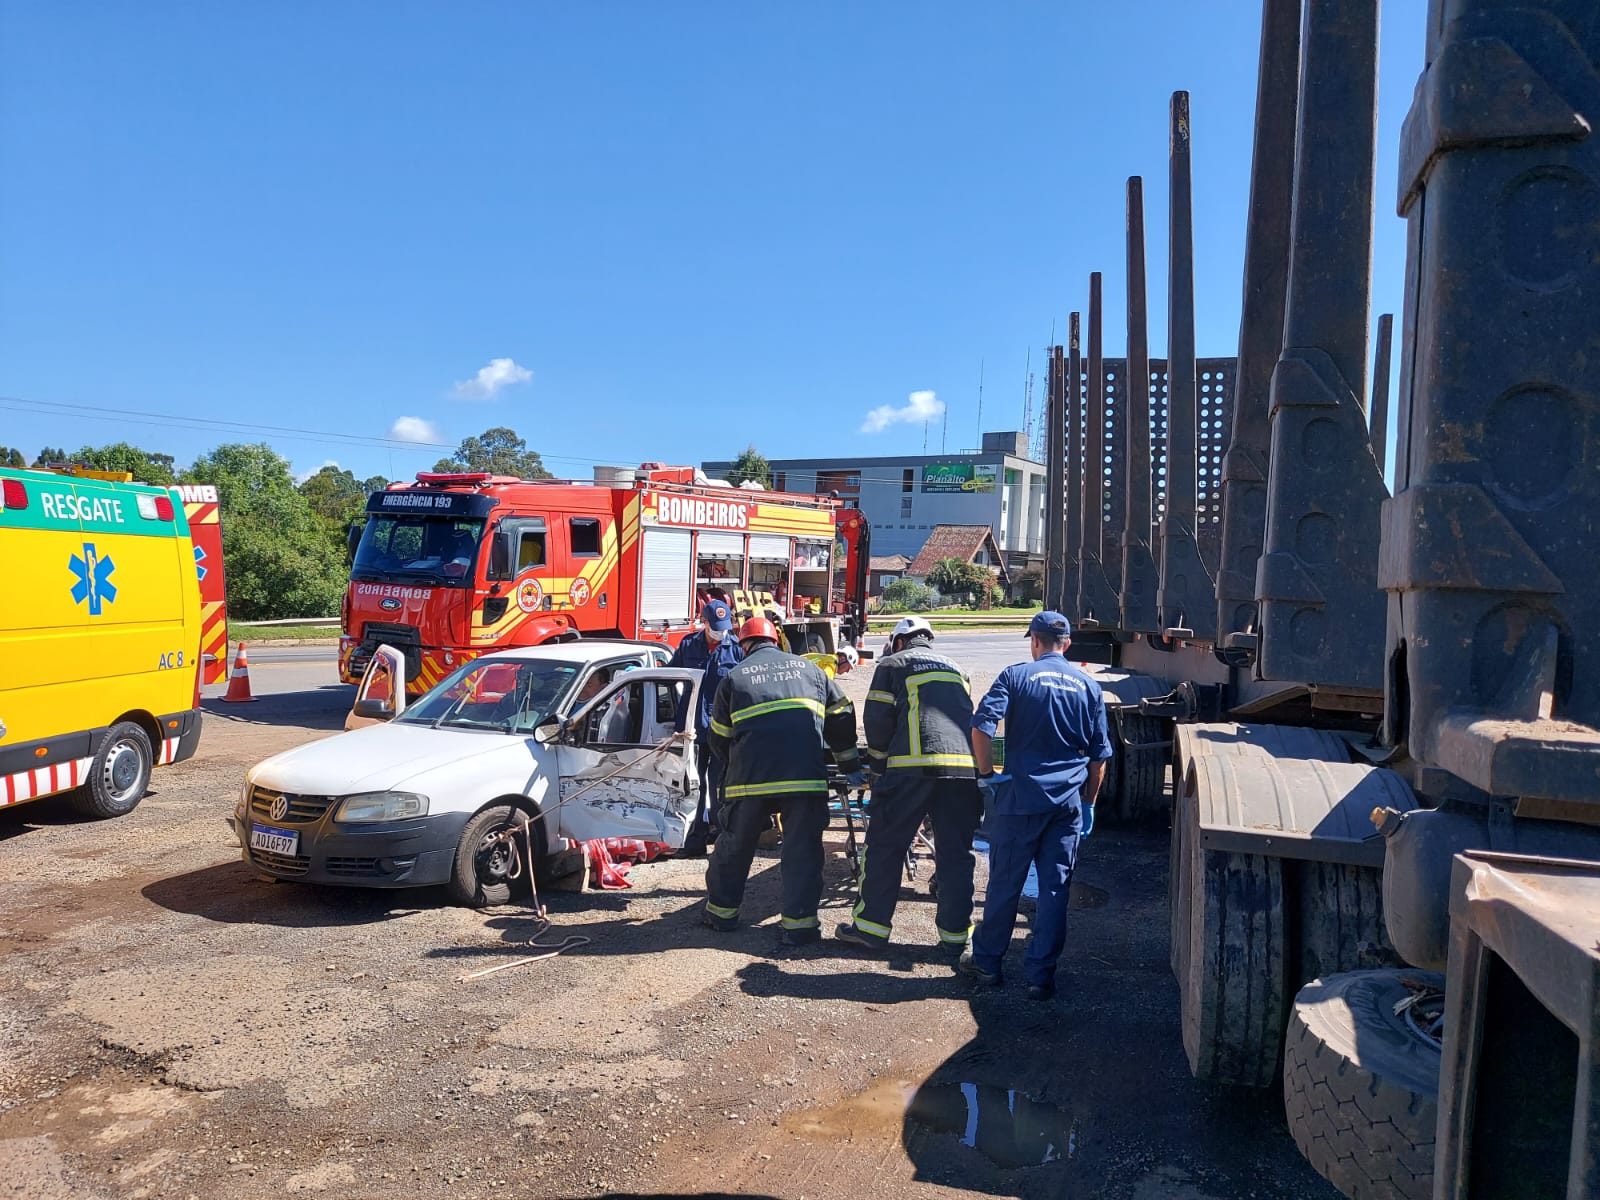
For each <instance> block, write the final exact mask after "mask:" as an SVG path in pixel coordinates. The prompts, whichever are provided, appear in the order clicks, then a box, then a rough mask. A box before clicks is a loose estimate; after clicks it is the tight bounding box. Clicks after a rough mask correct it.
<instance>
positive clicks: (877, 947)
mask: <svg viewBox="0 0 1600 1200" xmlns="http://www.w3.org/2000/svg"><path fill="white" fill-rule="evenodd" d="M833 936H834V937H836V938H838V939H839V940H840V941H841V942H844V943H845V944H846V945H849V946H855V947H858V948H859V949H862V950H870V951H871V952H872V953H874V954H882V953H883V952H884V951H885V950H887V949H888V948H889V939H888V938H881V937H878V936H876V935H875V934H871V933H868V932H867V931H866V930H864V929H859V928H857V927H856V924H855V922H854V921H847V922H845V923H844V924H843V925H837V926H835V927H834V930H833Z"/></svg>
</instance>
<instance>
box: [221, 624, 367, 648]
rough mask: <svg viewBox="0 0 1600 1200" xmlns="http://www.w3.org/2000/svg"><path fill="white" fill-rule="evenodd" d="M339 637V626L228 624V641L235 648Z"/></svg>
mask: <svg viewBox="0 0 1600 1200" xmlns="http://www.w3.org/2000/svg"><path fill="white" fill-rule="evenodd" d="M338 636H339V627H338V626H337V625H250V624H247V623H245V622H243V621H229V622H228V641H229V642H231V643H232V644H233V645H235V646H237V645H238V644H239V643H240V642H244V643H246V644H247V645H254V644H255V643H257V642H286V641H293V640H299V639H304V638H336V637H338Z"/></svg>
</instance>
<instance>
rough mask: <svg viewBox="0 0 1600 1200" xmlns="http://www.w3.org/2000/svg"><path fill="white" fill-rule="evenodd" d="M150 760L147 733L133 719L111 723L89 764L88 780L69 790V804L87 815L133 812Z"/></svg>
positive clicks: (144, 785)
mask: <svg viewBox="0 0 1600 1200" xmlns="http://www.w3.org/2000/svg"><path fill="white" fill-rule="evenodd" d="M150 762H151V755H150V735H149V734H147V733H145V731H144V730H143V729H142V728H141V727H140V726H138V725H135V724H134V723H133V722H132V721H123V722H122V723H121V724H118V725H113V726H112V727H111V728H110V729H109V730H107V731H106V736H105V740H104V741H103V742H101V743H100V750H99V752H98V753H96V754H95V756H94V761H93V762H92V763H91V764H90V766H89V782H88V783H86V784H84V785H83V786H82V787H81V788H79V789H78V790H77V791H75V792H73V793H72V807H73V808H75V809H77V810H78V811H79V812H80V813H82V814H83V815H84V816H86V817H120V816H122V815H124V814H125V813H130V812H132V811H133V810H134V808H135V807H136V806H137V805H138V803H139V801H140V800H142V799H144V793H145V789H146V788H148V787H149V786H150Z"/></svg>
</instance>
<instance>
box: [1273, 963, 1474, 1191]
mask: <svg viewBox="0 0 1600 1200" xmlns="http://www.w3.org/2000/svg"><path fill="white" fill-rule="evenodd" d="M1408 984H1410V985H1412V986H1407V985H1408ZM1416 987H1422V988H1429V989H1441V990H1442V989H1443V987H1444V977H1443V976H1442V975H1438V974H1435V973H1434V972H1432V971H1419V970H1411V969H1404V970H1386V971H1354V972H1351V973H1349V974H1344V975H1330V976H1328V977H1326V978H1324V979H1318V980H1314V981H1313V982H1311V983H1308V984H1307V985H1306V986H1305V987H1304V988H1302V989H1301V990H1300V994H1299V995H1298V996H1296V997H1295V1001H1294V1009H1293V1012H1292V1013H1291V1015H1290V1019H1289V1037H1288V1041H1287V1044H1286V1045H1285V1047H1284V1056H1283V1108H1284V1116H1285V1117H1286V1118H1287V1120H1288V1123H1289V1131H1290V1132H1291V1133H1292V1134H1293V1135H1294V1140H1295V1144H1296V1145H1297V1146H1299V1147H1300V1152H1301V1153H1302V1154H1304V1155H1305V1157H1306V1159H1307V1161H1309V1162H1310V1163H1311V1165H1312V1166H1313V1167H1315V1168H1316V1170H1317V1173H1318V1174H1320V1175H1321V1176H1322V1177H1323V1178H1324V1179H1326V1180H1327V1181H1328V1182H1329V1183H1331V1184H1333V1186H1334V1187H1336V1188H1338V1189H1339V1190H1340V1191H1341V1192H1343V1193H1344V1194H1345V1195H1346V1196H1350V1197H1359V1198H1360V1200H1369V1198H1372V1200H1428V1198H1429V1197H1431V1196H1432V1195H1433V1150H1434V1126H1435V1123H1436V1121H1437V1118H1438V1103H1439V1057H1440V1055H1439V1048H1438V1047H1437V1046H1435V1045H1434V1044H1433V1043H1431V1042H1429V1041H1427V1040H1425V1039H1423V1038H1422V1037H1420V1036H1418V1035H1417V1034H1416V1033H1415V1032H1413V1030H1412V1028H1411V1026H1410V1025H1409V1024H1408V1023H1407V1021H1406V1019H1405V1017H1404V1015H1400V1014H1396V1012H1395V1011H1394V1010H1395V1005H1396V1004H1398V1003H1399V1002H1400V1001H1401V1000H1404V999H1405V998H1406V997H1408V996H1410V995H1411V994H1412V993H1413V991H1414V989H1415V988H1416Z"/></svg>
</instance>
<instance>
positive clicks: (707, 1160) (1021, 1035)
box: [0, 634, 1333, 1200]
mask: <svg viewBox="0 0 1600 1200" xmlns="http://www.w3.org/2000/svg"><path fill="white" fill-rule="evenodd" d="M1020 643H1021V639H1020V637H1017V636H1014V635H995V634H970V635H953V636H951V637H949V638H947V639H942V640H941V644H942V645H943V646H944V647H945V648H946V649H949V650H952V651H953V652H955V653H956V654H957V655H958V657H959V658H960V659H961V660H962V661H963V662H965V663H966V665H967V666H968V669H969V670H971V672H972V674H973V676H974V683H975V685H977V686H978V687H983V686H986V685H987V682H988V679H989V678H990V677H992V675H993V674H994V672H995V671H997V670H998V669H1000V668H1001V667H1003V666H1005V665H1006V664H1007V663H1008V662H1011V661H1015V660H1016V659H1017V658H1019V657H1021V654H1020V652H1021V651H1022V649H1023V647H1022V646H1021V644H1020ZM251 658H252V660H253V662H252V679H253V681H255V685H256V690H257V692H258V693H260V694H262V695H263V696H264V698H263V699H262V700H260V701H259V702H257V703H255V704H245V705H223V704H221V703H220V702H219V701H216V700H215V699H208V700H207V701H206V705H205V707H206V717H205V730H204V734H203V736H202V739H201V745H200V751H199V753H198V755H197V756H196V758H195V759H194V760H192V761H191V762H188V763H183V764H180V765H179V766H177V767H172V768H166V769H163V770H161V771H158V772H157V774H156V776H155V781H154V789H153V791H152V793H151V794H150V795H149V796H148V797H147V798H146V799H145V800H144V802H143V803H142V804H141V805H140V806H139V808H138V809H136V810H135V811H134V812H133V813H132V814H130V815H129V816H127V817H125V818H122V819H120V820H117V821H111V822H86V821H81V820H79V819H78V818H76V817H75V816H74V815H73V814H72V813H71V811H70V809H69V808H68V807H67V806H66V805H65V804H64V803H62V802H60V801H56V800H48V801H41V802H38V803H35V804H30V805H20V806H17V807H16V808H13V809H8V810H4V811H0V912H3V913H4V914H5V920H4V921H3V922H0V1163H3V1164H4V1171H3V1174H4V1179H5V1184H6V1188H7V1194H13V1193H14V1194H16V1195H18V1196H27V1197H28V1198H29V1200H65V1198H67V1197H72V1198H74V1200H80V1198H81V1200H144V1198H146V1197H152V1198H153V1197H167V1196H172V1197H179V1198H182V1197H189V1196H193V1197H204V1198H206V1200H212V1198H215V1200H255V1198H257V1197H260V1196H268V1195H270V1196H308V1197H328V1198H330V1200H332V1198H338V1200H344V1198H345V1197H369V1196H395V1195H406V1196H414V1197H418V1198H420V1200H433V1198H440V1200H443V1198H445V1197H449V1198H451V1200H477V1198H480V1197H485V1198H486V1197H502V1196H516V1197H534V1196H586V1197H587V1196H605V1195H623V1194H671V1195H699V1196H702V1197H707V1196H714V1195H723V1194H737V1195H746V1196H755V1197H760V1196H774V1197H784V1198H785V1200H798V1198H801V1197H812V1198H814V1200H815V1198H819V1197H826V1196H849V1197H852V1200H889V1198H891V1197H893V1198H899V1197H910V1198H911V1200H923V1198H930V1200H931V1198H935V1197H954V1196H966V1195H992V1196H1015V1197H1029V1198H1034V1197H1037V1198H1038V1200H1056V1198H1058V1197H1109V1198H1113V1200H1230V1198H1232V1197H1242V1196H1254V1197H1263V1198H1268V1197H1271V1198H1281V1200H1291V1198H1292V1200H1327V1198H1330V1197H1332V1195H1333V1193H1332V1192H1331V1191H1330V1190H1329V1189H1328V1188H1327V1187H1326V1186H1325V1185H1324V1184H1322V1183H1321V1182H1320V1181H1319V1180H1318V1179H1317V1178H1316V1176H1315V1175H1314V1174H1313V1173H1312V1172H1311V1170H1310V1168H1309V1167H1307V1166H1306V1165H1305V1164H1304V1163H1303V1162H1302V1161H1301V1160H1300V1158H1299V1157H1298V1155H1297V1154H1296V1152H1295V1149H1294V1146H1293V1143H1292V1142H1291V1140H1290V1139H1289V1137H1288V1134H1287V1133H1286V1132H1285V1130H1284V1129H1283V1118H1282V1115H1281V1101H1280V1100H1279V1099H1278V1097H1277V1095H1276V1094H1275V1093H1273V1092H1272V1091H1268V1092H1265V1093H1261V1094H1255V1093H1243V1092H1238V1091H1228V1090H1223V1089H1216V1088H1211V1087H1207V1086H1204V1085H1201V1084H1198V1083H1196V1082H1195V1081H1193V1080H1192V1079H1190V1078H1189V1075H1188V1071H1187V1068H1186V1065H1185V1060H1184V1055H1183V1047H1182V1042H1181V1038H1180V1033H1179V1026H1178V1017H1177V992H1176V985H1175V984H1174V982H1173V979H1172V977H1171V974H1170V971H1169V970H1168V966H1167V937H1166V930H1167V911H1166V897H1165V888H1166V883H1165V870H1166V854H1167V837H1166V830H1165V827H1164V821H1163V820H1162V819H1159V818H1158V819H1157V820H1155V821H1153V822H1152V823H1151V824H1149V825H1145V826H1136V827H1131V828H1120V829H1119V828H1101V829H1097V830H1096V831H1095V834H1094V837H1093V838H1092V839H1091V840H1090V842H1089V843H1088V845H1087V846H1086V848H1085V851H1084V854H1083V857H1082V860H1081V866H1080V870H1079V877H1078V879H1077V880H1076V881H1075V882H1074V888H1073V909H1074V911H1073V914H1072V927H1071V930H1070V942H1069V949H1068V954H1067V959H1066V962H1065V964H1064V970H1063V973H1062V976H1061V980H1060V987H1061V998H1060V1000H1059V1001H1057V1002H1056V1003H1054V1004H1051V1005H1039V1004H1033V1003H1029V1002H1028V1001H1027V1000H1026V999H1025V998H1023V996H1022V995H1021V992H1020V988H1018V987H1015V986H1012V987H1009V988H1006V989H1003V990H998V991H982V990H974V989H973V987H972V986H971V985H970V984H969V982H968V981H966V980H965V979H963V978H960V977H958V976H955V975H954V974H953V973H952V972H951V969H950V966H949V965H948V963H947V962H944V961H941V960H940V959H939V958H938V957H937V956H936V955H935V954H934V952H933V951H932V950H931V948H930V947H931V943H932V942H933V941H934V931H933V910H932V905H931V904H929V903H928V902H927V886H928V873H929V870H930V866H929V864H928V863H927V862H925V861H924V862H922V863H920V864H919V870H918V873H917V877H916V878H915V879H914V880H910V881H908V882H907V884H906V886H905V888H904V890H903V892H902V900H901V905H900V908H899V910H898V912H897V914H896V917H895V925H894V937H895V944H896V949H895V950H894V952H893V953H892V954H891V955H890V956H889V958H888V959H887V960H877V959H870V958H864V957H857V956H855V955H853V954H851V953H849V952H847V951H846V950H845V949H843V948H842V947H838V946H836V945H834V944H831V943H830V944H824V945H822V946H820V947H817V948H814V949H812V950H809V951H806V952H793V951H784V950H782V949H781V948H780V945H779V938H778V930H777V901H778V863H777V858H776V856H775V855H772V854H766V853H763V854H762V855H760V856H759V857H758V858H757V862H756V869H755V872H754V874H753V877H752V882H751V887H750V891H749V893H748V895H747V899H746V903H745V917H746V921H747V923H746V924H745V925H744V926H743V927H741V928H740V929H739V930H737V931H736V932H734V933H732V934H715V933H712V932H711V931H709V930H707V929H704V928H702V927H701V925H700V924H699V914H700V906H701V903H702V900H703V897H704V891H703V875H704V864H703V862H702V861H699V860H693V859H687V860H663V861H658V862H655V863H650V864H646V865H643V866H639V867H636V868H634V869H633V872H632V878H633V880H634V882H635V887H634V888H633V889H632V890H631V891H627V892H602V893H587V894H575V893H554V894H551V893H549V892H548V891H547V892H546V893H545V894H544V896H543V898H544V901H545V903H546V904H547V905H548V907H549V910H550V919H551V922H552V926H553V927H552V928H550V929H548V930H545V929H543V928H542V927H541V925H540V924H539V922H538V921H537V920H536V919H535V918H534V916H533V913H532V911H531V908H530V906H529V905H527V904H525V903H523V904H515V905H509V906H506V907H505V908H501V909H493V910H486V911H483V912H473V911H470V910H465V909H459V908H454V907H452V906H451V905H449V904H448V903H447V902H446V900H445V898H444V897H443V895H442V891H441V889H429V890H423V891H403V892H377V891H360V890H354V889H339V888H321V887H317V888H313V887H305V886H299V885H294V884H288V883H283V884H269V883H266V882H263V881H262V880H261V879H259V878H258V877H257V876H256V875H255V874H254V873H253V872H252V871H251V870H250V869H249V867H248V866H247V865H246V864H244V863H241V862H240V861H239V855H238V849H237V846H236V845H235V844H233V842H232V836H231V834H230V833H229V832H228V831H227V829H226V827H225V826H224V822H223V818H224V816H225V815H226V814H227V813H228V812H229V811H230V810H231V809H232V807H233V805H234V802H235V799H236V798H237V796H238V789H239V785H240V781H241V778H242V776H243V773H244V771H245V770H246V769H247V768H248V767H249V766H250V765H251V764H252V763H254V762H256V761H259V760H260V759H261V758H262V757H265V756H266V755H269V754H272V753H275V752H277V751H280V750H284V749H288V748H290V747H293V746H296V745H300V744H303V743H305V742H307V741H310V740H313V739H316V738H320V737H326V736H329V735H330V734H331V733H332V732H333V731H334V730H336V729H338V728H339V726H340V725H341V724H342V721H343V718H344V712H345V710H346V709H347V707H348V704H349V699H350V692H351V689H350V688H348V687H341V686H339V685H338V684H336V683H333V682H332V680H331V676H332V661H333V660H332V651H331V649H329V648H324V647H285V648H283V649H281V650H267V649H266V648H262V649H261V650H259V651H257V652H256V653H255V654H252V655H251ZM869 677H870V673H869V672H865V671H863V672H857V673H854V674H853V675H851V676H849V677H848V678H847V681H848V684H849V687H850V689H851V691H852V692H859V693H864V692H865V689H866V686H867V682H868V679H869ZM291 685H297V687H298V690H293V689H292V688H291ZM827 849H828V858H827V865H826V870H825V875H826V890H825V894H824V899H823V911H822V916H823V923H824V927H825V928H826V929H828V930H831V929H832V927H833V926H834V925H835V924H837V923H839V922H841V921H844V920H846V919H848V915H849V910H850V905H851V903H852V900H853V896H852V882H853V880H852V873H851V870H850V866H849V862H848V860H847V858H846V855H845V838H844V831H843V829H842V828H840V827H839V826H838V825H837V824H836V825H835V827H834V828H833V829H832V830H830V832H829V834H828V838H827ZM982 880H983V866H982V863H981V861H980V866H979V884H980V889H981V886H982ZM1027 915H1028V908H1027V905H1026V904H1025V905H1024V916H1023V922H1024V924H1025V923H1026V921H1027ZM1024 934H1025V929H1024V930H1019V938H1020V937H1021V936H1023V935H1024ZM568 937H577V938H582V939H587V941H585V942H583V943H582V944H579V945H575V946H572V947H571V948H570V949H569V951H568V952H567V953H565V954H562V955H561V956H559V957H555V958H548V959H544V960H542V961H538V962H531V963H527V964H526V965H524V966H520V967H517V968H515V969H511V970H505V971H502V972H499V973H497V974H494V975H491V976H488V977H486V978H483V979H479V980H475V981H471V982H461V981H460V977H461V976H462V975H463V974H465V973H467V972H471V971H475V970H478V969H481V968H483V967H486V966H490V965H497V964H502V963H507V962H511V961H514V960H518V959H524V958H527V957H528V956H530V955H531V954H537V953H538V951H537V950H536V949H530V947H529V944H528V943H529V942H530V941H531V940H534V939H540V940H542V942H543V943H545V944H549V943H559V942H561V941H562V940H563V939H565V938H568ZM1020 953H1021V947H1020V944H1019V945H1018V946H1016V947H1014V949H1013V955H1019V954H1020ZM1013 966H1015V964H1013Z"/></svg>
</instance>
